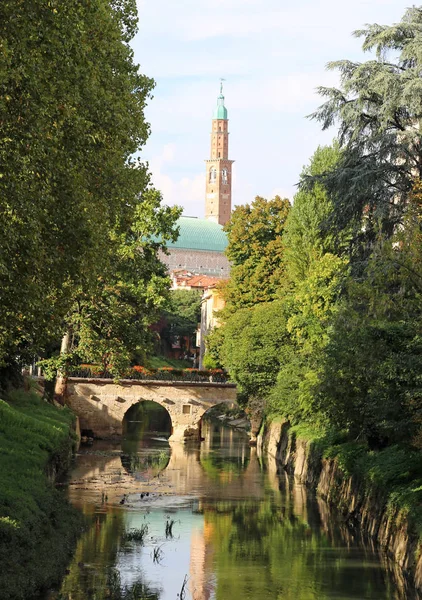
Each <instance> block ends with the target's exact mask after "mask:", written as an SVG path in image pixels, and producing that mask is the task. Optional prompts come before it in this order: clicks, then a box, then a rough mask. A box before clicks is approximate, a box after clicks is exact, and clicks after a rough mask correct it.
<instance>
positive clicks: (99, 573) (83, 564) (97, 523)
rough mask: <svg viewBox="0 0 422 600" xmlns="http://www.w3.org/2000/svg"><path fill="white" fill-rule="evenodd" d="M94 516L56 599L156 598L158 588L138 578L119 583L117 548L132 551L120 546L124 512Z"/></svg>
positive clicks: (136, 599)
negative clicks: (116, 565) (127, 583)
mask: <svg viewBox="0 0 422 600" xmlns="http://www.w3.org/2000/svg"><path fill="white" fill-rule="evenodd" d="M90 516H91V518H92V519H94V521H93V523H92V525H91V526H90V527H89V529H88V530H87V531H86V532H85V533H83V534H82V536H81V537H80V539H79V541H78V544H77V547H76V552H75V555H74V557H73V560H72V563H71V564H70V566H69V569H68V571H69V573H68V575H67V576H66V577H65V579H64V581H63V583H62V586H61V589H60V592H59V594H58V595H57V596H55V597H53V598H55V599H56V600H87V599H88V598H89V599H90V600H159V598H160V595H161V591H160V590H159V589H157V588H153V587H150V586H149V585H148V584H147V583H145V582H143V581H142V580H140V579H139V580H138V581H136V582H135V583H134V584H132V585H130V586H125V585H123V584H122V582H121V578H120V573H119V572H118V570H117V569H116V568H115V567H114V565H115V564H116V560H117V556H118V551H119V549H120V551H121V550H122V549H123V547H124V552H125V553H127V552H132V551H136V546H133V545H124V544H123V541H122V540H123V539H124V531H125V525H124V513H122V511H119V510H109V511H108V512H107V513H100V514H95V515H90Z"/></svg>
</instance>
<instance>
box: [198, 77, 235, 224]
mask: <svg viewBox="0 0 422 600" xmlns="http://www.w3.org/2000/svg"><path fill="white" fill-rule="evenodd" d="M228 124H229V121H228V118H227V108H226V107H225V106H224V96H223V80H221V84H220V95H219V96H218V99H217V106H216V108H215V109H214V114H213V118H212V131H211V157H210V159H209V160H207V161H205V162H206V192H205V218H206V219H208V220H209V221H214V222H215V223H219V224H220V225H225V224H226V223H227V221H228V220H229V219H230V214H231V206H232V164H233V162H234V161H233V160H229V130H228Z"/></svg>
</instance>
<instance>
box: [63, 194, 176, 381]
mask: <svg viewBox="0 0 422 600" xmlns="http://www.w3.org/2000/svg"><path fill="white" fill-rule="evenodd" d="M179 214H180V209H178V208H169V207H162V206H161V194H159V193H158V192H157V191H154V190H148V191H147V192H145V193H144V194H143V196H142V198H140V200H139V203H138V205H136V206H135V210H134V212H133V215H132V219H133V220H132V222H131V223H129V222H125V223H124V228H123V227H122V229H121V231H120V232H119V233H118V232H117V231H113V232H111V235H110V248H109V251H110V252H111V257H110V262H109V265H108V268H107V269H106V270H105V271H104V272H103V274H102V275H101V276H98V278H97V280H96V282H95V286H90V287H89V288H88V289H87V290H85V289H84V288H81V289H80V292H79V294H78V296H77V299H76V302H75V304H74V307H73V310H72V311H71V313H70V315H69V316H68V320H67V322H68V326H69V327H70V329H71V331H72V332H73V345H72V347H71V348H70V356H69V358H70V360H71V361H75V359H77V360H78V361H79V360H83V361H85V362H94V363H99V364H101V365H102V368H103V370H104V371H110V372H111V373H113V374H115V375H116V376H117V375H121V374H122V373H124V371H125V370H126V369H127V368H128V367H129V365H130V363H131V361H132V360H133V359H134V358H135V357H137V358H138V359H139V357H143V356H145V353H146V352H147V350H149V349H150V346H151V342H152V334H151V330H150V325H151V324H152V323H154V322H156V321H157V320H158V318H159V315H160V313H161V311H162V310H163V308H164V306H166V304H167V302H168V300H169V286H170V280H169V277H168V274H167V270H166V267H165V265H164V264H163V263H162V262H161V261H160V259H159V257H158V251H159V250H165V243H166V240H170V239H174V238H175V235H176V232H175V230H174V223H175V221H176V219H177V217H178V216H179ZM157 240H159V241H157Z"/></svg>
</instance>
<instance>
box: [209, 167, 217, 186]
mask: <svg viewBox="0 0 422 600" xmlns="http://www.w3.org/2000/svg"><path fill="white" fill-rule="evenodd" d="M216 179H217V171H216V170H215V167H211V169H210V183H213V182H214V181H216Z"/></svg>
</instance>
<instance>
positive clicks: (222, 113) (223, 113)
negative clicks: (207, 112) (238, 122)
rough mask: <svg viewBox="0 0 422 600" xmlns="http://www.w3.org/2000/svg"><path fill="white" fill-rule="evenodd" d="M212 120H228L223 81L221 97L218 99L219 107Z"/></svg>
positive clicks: (215, 110)
mask: <svg viewBox="0 0 422 600" xmlns="http://www.w3.org/2000/svg"><path fill="white" fill-rule="evenodd" d="M212 118H213V119H227V108H226V107H225V106H224V96H223V80H221V84H220V95H219V96H218V98H217V106H216V107H215V109H214V112H213V115H212Z"/></svg>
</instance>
